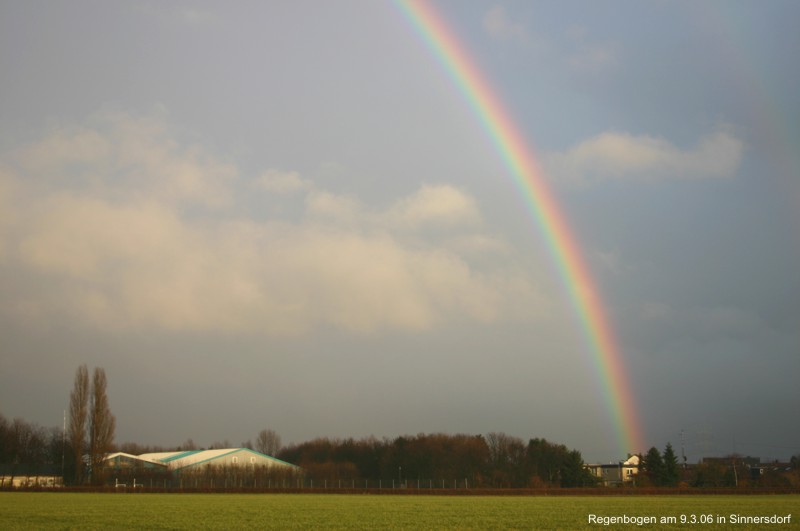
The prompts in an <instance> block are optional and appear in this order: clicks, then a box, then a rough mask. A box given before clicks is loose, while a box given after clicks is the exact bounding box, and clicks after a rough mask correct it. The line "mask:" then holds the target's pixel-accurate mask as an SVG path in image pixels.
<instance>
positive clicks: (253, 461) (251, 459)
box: [250, 457, 256, 465]
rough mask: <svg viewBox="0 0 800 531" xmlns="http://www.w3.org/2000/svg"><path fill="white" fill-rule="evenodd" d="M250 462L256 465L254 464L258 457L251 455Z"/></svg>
mask: <svg viewBox="0 0 800 531" xmlns="http://www.w3.org/2000/svg"><path fill="white" fill-rule="evenodd" d="M250 464H251V465H254V464H256V458H255V457H251V458H250Z"/></svg>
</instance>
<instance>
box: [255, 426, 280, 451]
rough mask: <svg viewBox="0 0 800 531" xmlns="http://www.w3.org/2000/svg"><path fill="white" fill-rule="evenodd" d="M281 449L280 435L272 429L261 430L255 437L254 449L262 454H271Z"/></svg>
mask: <svg viewBox="0 0 800 531" xmlns="http://www.w3.org/2000/svg"><path fill="white" fill-rule="evenodd" d="M280 449H281V436H280V435H278V434H277V433H275V431H273V430H261V431H260V432H259V433H258V438H257V439H256V450H258V451H259V452H261V453H262V454H266V455H272V456H274V455H275V454H277V453H278V451H279V450H280Z"/></svg>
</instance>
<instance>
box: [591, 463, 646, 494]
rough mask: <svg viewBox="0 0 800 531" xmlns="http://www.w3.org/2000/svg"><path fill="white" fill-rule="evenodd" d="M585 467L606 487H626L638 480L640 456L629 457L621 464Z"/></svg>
mask: <svg viewBox="0 0 800 531" xmlns="http://www.w3.org/2000/svg"><path fill="white" fill-rule="evenodd" d="M585 467H586V468H587V469H588V470H589V471H590V472H591V473H592V474H593V475H594V476H596V477H597V478H599V479H600V481H601V482H602V483H603V485H604V486H606V487H608V486H611V485H620V484H622V485H624V484H626V483H630V482H634V481H635V480H636V475H637V474H638V473H639V456H638V455H632V456H629V457H628V459H626V460H625V461H620V462H619V463H608V464H592V465H585Z"/></svg>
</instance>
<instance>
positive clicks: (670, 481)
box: [660, 443, 680, 487]
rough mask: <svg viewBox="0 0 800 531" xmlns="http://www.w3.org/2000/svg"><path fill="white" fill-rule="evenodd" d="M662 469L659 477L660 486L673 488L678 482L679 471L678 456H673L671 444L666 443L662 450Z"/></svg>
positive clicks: (673, 451)
mask: <svg viewBox="0 0 800 531" xmlns="http://www.w3.org/2000/svg"><path fill="white" fill-rule="evenodd" d="M663 461H664V469H663V473H662V476H661V482H660V484H661V485H664V486H667V487H674V486H675V485H677V484H678V481H679V480H680V470H679V469H678V456H676V455H675V450H673V449H672V444H671V443H667V447H666V448H664V459H663Z"/></svg>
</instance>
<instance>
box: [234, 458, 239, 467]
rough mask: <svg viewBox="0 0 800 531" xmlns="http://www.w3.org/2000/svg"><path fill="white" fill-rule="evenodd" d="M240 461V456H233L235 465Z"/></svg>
mask: <svg viewBox="0 0 800 531" xmlns="http://www.w3.org/2000/svg"><path fill="white" fill-rule="evenodd" d="M238 462H239V458H238V457H236V456H233V464H234V465H235V464H236V463H238Z"/></svg>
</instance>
